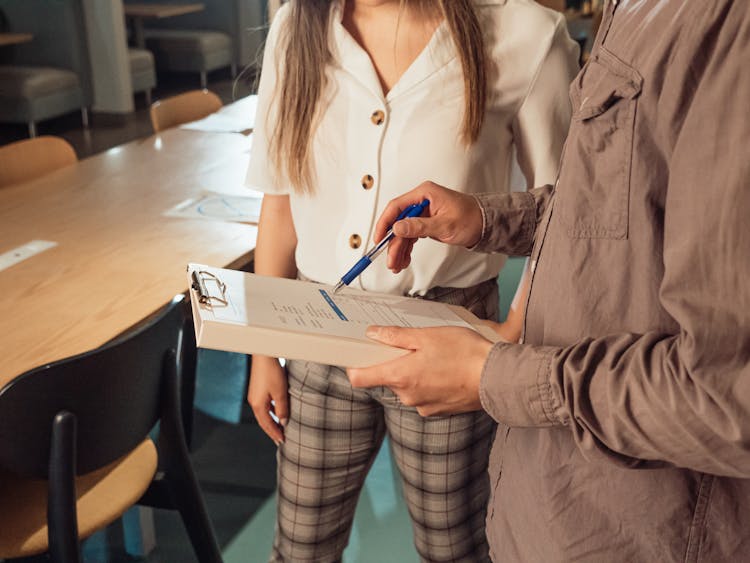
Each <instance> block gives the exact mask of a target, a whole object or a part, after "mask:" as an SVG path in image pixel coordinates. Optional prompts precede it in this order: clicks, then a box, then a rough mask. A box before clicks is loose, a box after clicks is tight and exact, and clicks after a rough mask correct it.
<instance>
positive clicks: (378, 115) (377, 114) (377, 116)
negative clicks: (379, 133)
mask: <svg viewBox="0 0 750 563" xmlns="http://www.w3.org/2000/svg"><path fill="white" fill-rule="evenodd" d="M370 121H372V122H373V123H374V124H375V125H382V124H383V122H384V121H385V113H383V112H382V111H381V110H376V111H374V112H372V115H371V116H370Z"/></svg>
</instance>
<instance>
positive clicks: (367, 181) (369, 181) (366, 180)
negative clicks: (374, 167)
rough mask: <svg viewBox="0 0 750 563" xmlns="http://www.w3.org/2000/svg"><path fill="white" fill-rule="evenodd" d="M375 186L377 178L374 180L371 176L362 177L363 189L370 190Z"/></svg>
mask: <svg viewBox="0 0 750 563" xmlns="http://www.w3.org/2000/svg"><path fill="white" fill-rule="evenodd" d="M374 185H375V178H373V177H372V176H370V175H369V174H365V175H364V176H362V187H363V188H364V189H366V190H369V189H370V188H371V187H373V186H374Z"/></svg>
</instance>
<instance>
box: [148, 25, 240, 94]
mask: <svg viewBox="0 0 750 563" xmlns="http://www.w3.org/2000/svg"><path fill="white" fill-rule="evenodd" d="M145 38H146V46H147V47H148V48H149V50H150V51H151V52H152V53H153V54H154V57H155V58H156V66H157V68H159V69H162V70H169V71H176V72H198V73H200V75H201V86H202V87H203V88H205V87H206V75H207V73H208V72H210V71H212V70H216V69H219V68H223V67H227V66H231V67H232V74H234V73H235V65H234V58H233V55H232V53H233V46H232V39H231V37H229V35H227V34H226V33H222V32H219V31H202V30H193V29H147V30H146V31H145Z"/></svg>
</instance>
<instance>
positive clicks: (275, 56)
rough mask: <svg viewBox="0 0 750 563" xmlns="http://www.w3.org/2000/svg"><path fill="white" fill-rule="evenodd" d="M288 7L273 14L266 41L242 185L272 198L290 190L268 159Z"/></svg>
mask: <svg viewBox="0 0 750 563" xmlns="http://www.w3.org/2000/svg"><path fill="white" fill-rule="evenodd" d="M288 12H289V6H288V5H283V6H282V7H281V8H280V9H279V11H278V12H277V13H276V15H275V17H274V19H273V23H272V24H271V28H270V29H269V31H268V37H267V39H266V46H265V52H264V53H263V67H262V69H261V74H260V84H259V85H258V110H257V116H256V119H255V127H254V129H253V147H252V150H251V152H250V165H249V166H248V170H247V176H246V178H245V185H247V186H248V187H250V188H253V189H255V190H259V191H261V192H264V193H268V194H274V195H286V194H289V193H291V191H292V190H291V186H290V183H289V182H288V181H286V177H285V175H284V174H283V173H281V172H280V171H277V170H276V169H275V167H274V166H273V164H272V162H271V159H270V158H269V147H270V140H271V135H272V134H273V130H274V127H275V123H276V116H277V113H278V110H277V108H276V103H275V100H276V98H277V95H276V94H277V77H278V69H279V64H280V61H279V47H278V43H279V36H280V35H281V28H282V26H284V25H286V24H285V22H286V20H287V19H288Z"/></svg>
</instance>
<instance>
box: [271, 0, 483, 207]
mask: <svg viewBox="0 0 750 563" xmlns="http://www.w3.org/2000/svg"><path fill="white" fill-rule="evenodd" d="M335 1H337V0H291V2H290V4H291V6H290V7H289V8H290V13H289V16H288V18H287V21H286V22H285V23H286V28H285V29H284V30H283V31H284V33H283V36H282V40H281V41H280V42H279V44H278V48H279V50H278V52H280V53H283V57H282V58H281V60H280V61H279V62H280V63H281V66H282V68H283V73H282V77H281V80H280V84H281V86H280V88H279V90H278V93H277V96H278V99H277V100H276V102H277V103H278V113H277V116H276V117H277V119H276V123H275V126H274V130H273V133H272V137H271V144H270V154H269V156H270V158H271V162H272V165H273V166H275V167H276V169H277V170H278V171H283V172H284V173H285V174H286V177H287V179H288V180H289V182H290V183H291V184H292V187H293V188H294V189H295V191H296V192H297V193H312V192H314V188H313V182H312V176H313V174H312V165H311V162H310V160H311V159H310V145H311V142H310V140H311V137H312V134H313V128H314V122H315V118H316V111H317V107H318V102H319V100H320V97H321V93H322V92H323V89H324V88H325V86H326V83H325V77H326V74H325V69H326V66H327V65H328V64H330V63H331V62H332V60H333V55H332V53H331V51H330V49H329V46H328V28H329V15H330V9H331V4H332V3H333V2H335ZM473 1H474V0H401V5H402V8H403V7H404V6H407V5H408V6H409V7H414V8H421V9H425V10H435V11H437V10H439V13H440V14H441V15H442V17H443V18H444V19H445V21H446V23H447V25H448V28H449V30H450V33H451V36H452V38H453V42H454V44H455V46H456V49H457V51H458V55H459V59H460V61H461V66H462V68H463V75H464V99H465V105H464V115H463V124H462V130H461V137H462V140H463V142H464V143H466V144H467V145H470V144H472V143H473V142H474V141H476V140H477V138H478V137H479V133H480V131H481V128H482V123H483V121H484V112H485V107H486V104H487V63H486V56H485V51H484V41H483V38H482V31H481V28H480V25H479V19H478V17H477V13H476V11H475V9H474V6H473Z"/></svg>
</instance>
